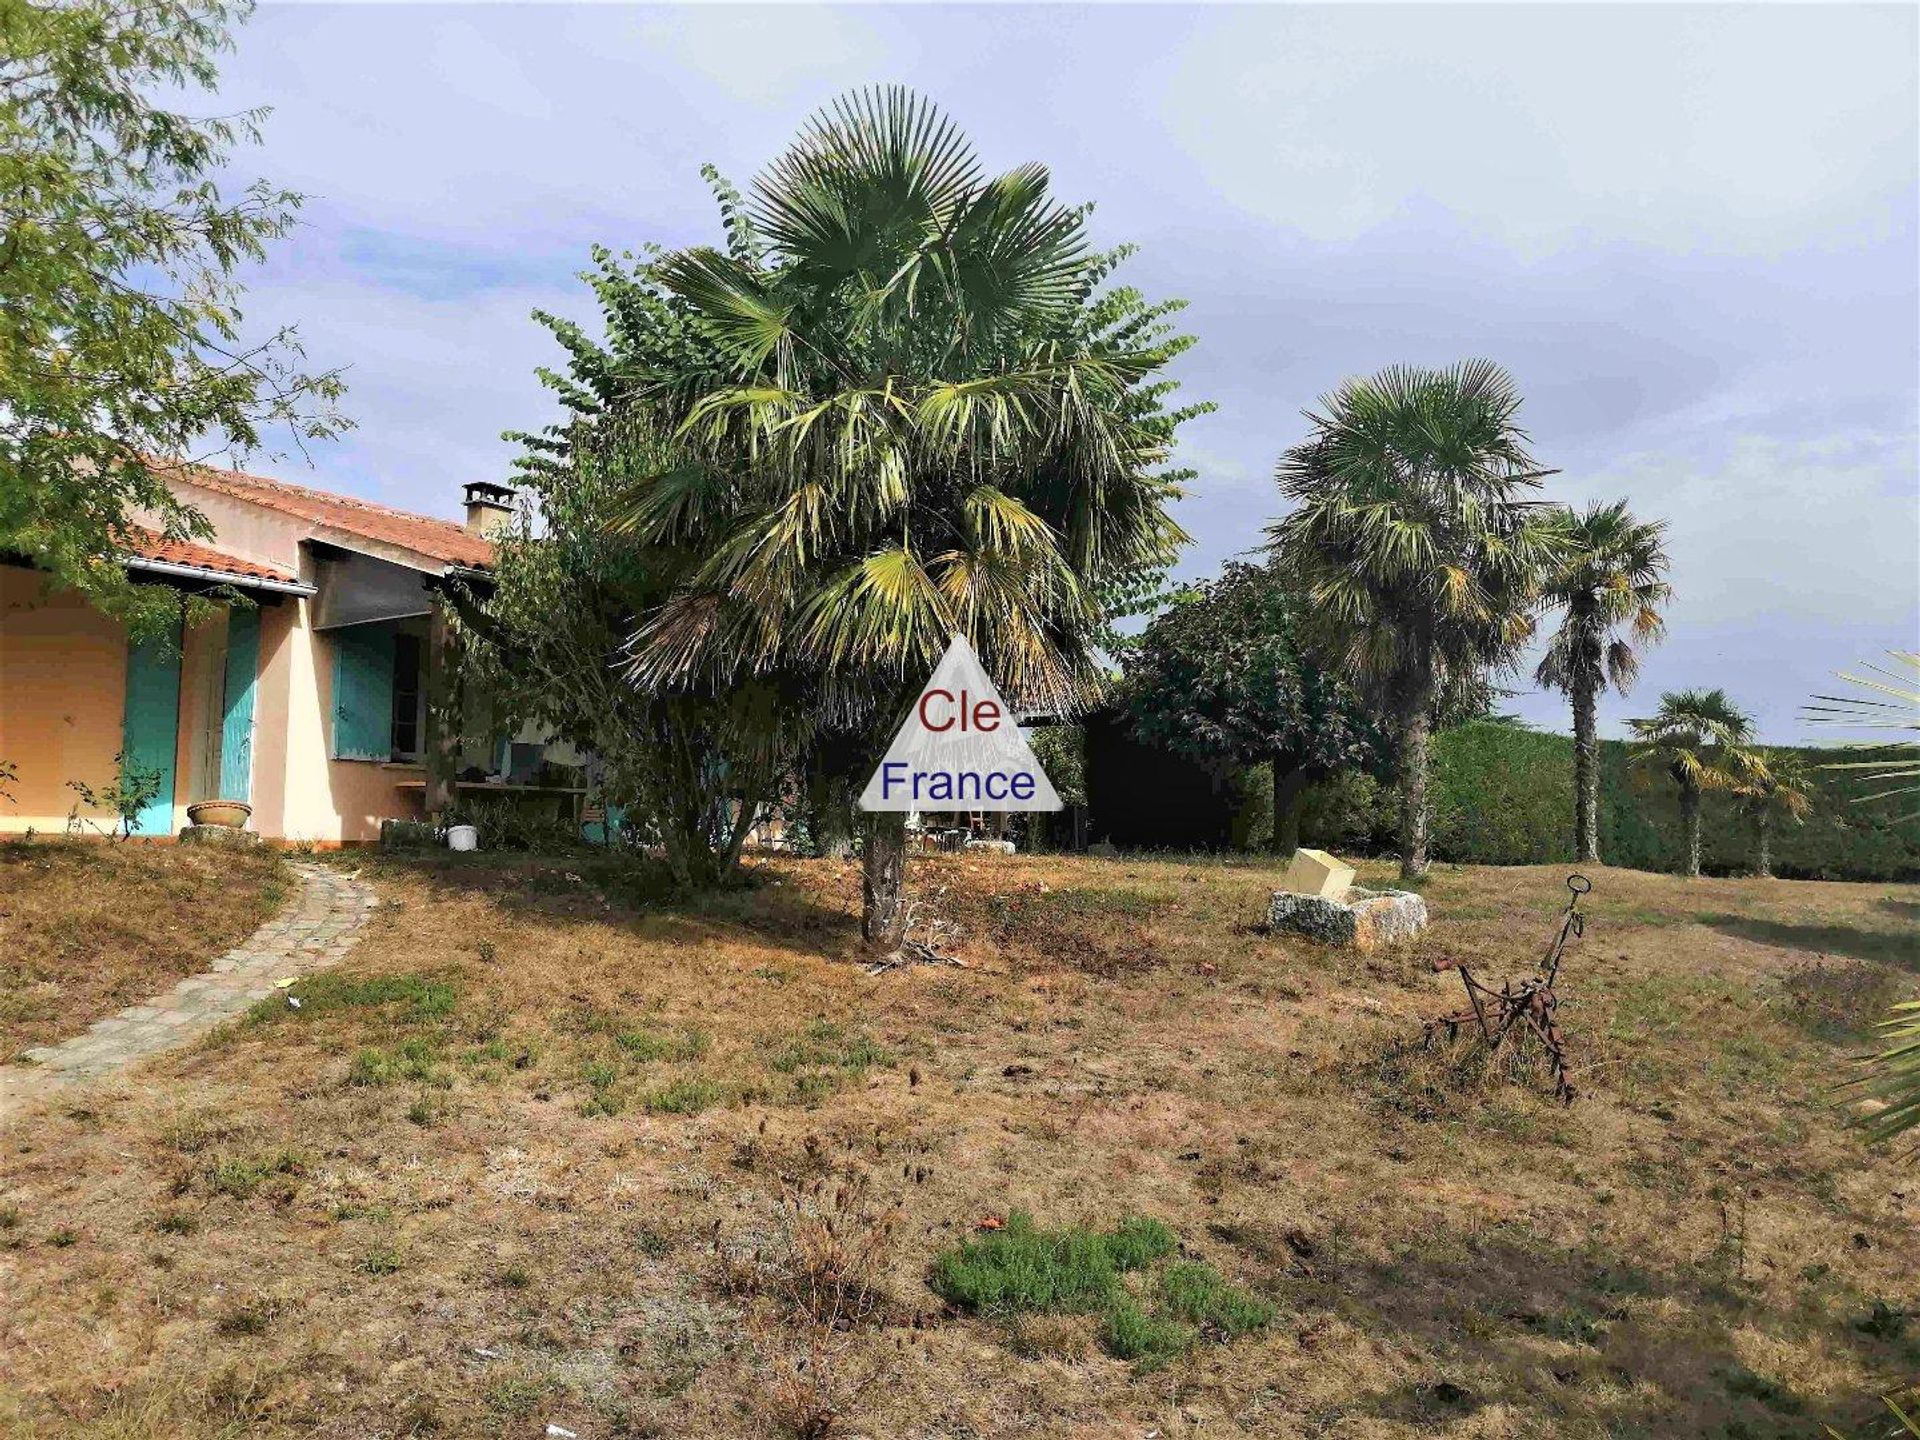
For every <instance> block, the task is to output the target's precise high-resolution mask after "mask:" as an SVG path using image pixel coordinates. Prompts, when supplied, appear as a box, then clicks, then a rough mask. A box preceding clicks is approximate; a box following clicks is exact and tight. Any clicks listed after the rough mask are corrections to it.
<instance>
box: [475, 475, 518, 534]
mask: <svg viewBox="0 0 1920 1440" xmlns="http://www.w3.org/2000/svg"><path fill="white" fill-rule="evenodd" d="M465 494H466V502H467V532H468V533H469V534H472V535H493V534H495V533H497V532H498V531H499V530H500V529H501V528H502V527H503V526H505V525H506V523H507V522H508V521H509V520H511V519H512V518H513V495H514V490H513V487H512V486H511V485H496V484H494V483H493V482H492V481H491V480H474V481H472V482H470V483H469V484H468V485H467V487H466V492H465Z"/></svg>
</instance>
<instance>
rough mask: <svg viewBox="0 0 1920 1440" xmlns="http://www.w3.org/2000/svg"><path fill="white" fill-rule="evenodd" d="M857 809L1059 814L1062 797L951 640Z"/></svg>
mask: <svg viewBox="0 0 1920 1440" xmlns="http://www.w3.org/2000/svg"><path fill="white" fill-rule="evenodd" d="M860 808H861V809H862V810H905V811H914V810H1058V809H1059V808H1060V797H1059V795H1058V794H1056V793H1055V791H1054V788H1053V783H1052V782H1051V781H1050V780H1048V779H1047V772H1046V771H1044V770H1042V769H1041V768H1040V761H1039V760H1038V759H1037V758H1036V757H1035V756H1034V753H1033V747H1032V746H1031V745H1029V744H1027V737H1026V736H1024V735H1022V734H1021V733H1020V726H1019V725H1018V724H1017V723H1016V722H1015V720H1014V717H1013V712H1012V711H1011V710H1009V709H1008V708H1007V702H1006V701H1004V700H1002V699H1001V698H1000V692H999V691H998V690H996V689H995V688H994V685H993V681H991V680H989V679H988V678H987V672H986V671H985V670H984V669H982V668H981V665H980V657H979V656H978V655H976V654H974V653H973V646H971V645H969V644H968V643H967V638H966V636H964V635H955V636H954V637H953V643H952V644H951V645H949V646H948V647H947V653H946V654H945V655H942V656H941V657H940V663H939V664H938V665H936V666H934V668H933V678H932V679H931V680H929V681H927V688H926V689H924V690H922V691H921V692H920V698H919V699H918V700H916V701H914V704H913V709H912V710H911V711H910V712H909V713H908V715H907V721H906V723H905V724H904V725H902V726H901V727H900V733H899V734H897V735H895V736H894V737H893V745H892V746H891V747H890V748H889V749H888V751H887V757H886V759H884V760H882V761H881V762H880V768H879V769H878V770H876V771H874V772H873V778H872V779H871V780H869V781H868V782H867V788H866V789H865V790H863V791H862V792H861V793H860Z"/></svg>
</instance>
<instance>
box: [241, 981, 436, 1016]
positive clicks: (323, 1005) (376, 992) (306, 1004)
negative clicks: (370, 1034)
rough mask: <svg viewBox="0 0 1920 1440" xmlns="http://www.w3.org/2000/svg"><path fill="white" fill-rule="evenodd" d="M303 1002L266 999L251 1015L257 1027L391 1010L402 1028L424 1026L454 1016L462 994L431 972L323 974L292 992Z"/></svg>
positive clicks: (299, 985)
mask: <svg viewBox="0 0 1920 1440" xmlns="http://www.w3.org/2000/svg"><path fill="white" fill-rule="evenodd" d="M291 993H292V994H293V995H295V996H297V997H298V998H299V1000H300V1007H299V1008H298V1009H294V1008H293V1007H291V1006H289V1005H288V1004H287V1003H286V1000H285V998H284V997H282V996H278V995H276V996H273V997H271V998H270V999H266V1000H262V1001H261V1002H260V1003H259V1004H257V1005H255V1006H254V1007H253V1009H252V1010H251V1011H250V1012H249V1013H248V1017H247V1018H248V1019H249V1020H250V1021H252V1022H253V1023H255V1024H263V1023H269V1022H272V1021H278V1020H296V1019H297V1020H312V1019H317V1018H318V1017H319V1016H321V1015H325V1014H328V1013H329V1012H332V1011H339V1010H369V1009H380V1010H386V1009H387V1007H390V1006H391V1007H394V1008H393V1009H392V1010H391V1011H389V1013H388V1018H389V1019H391V1020H393V1021H395V1022H397V1023H400V1024H419V1023H422V1022H425V1021H429V1020H440V1019H444V1018H446V1017H447V1016H449V1015H451V1014H452V1013H453V1011H454V1007H455V1005H456V1004H457V1003H458V1001H459V997H460V992H459V989H458V987H457V986H456V985H455V984H454V983H453V982H452V981H451V980H441V979H436V978H435V977H433V976H432V975H430V974H422V973H402V974H398V975H365V976H361V975H348V974H342V973H341V972H339V971H337V970H320V971H316V972H315V973H313V974H311V975H307V976H303V977H302V978H301V980H300V983H299V984H298V986H297V987H295V988H294V989H293V990H292V992H291Z"/></svg>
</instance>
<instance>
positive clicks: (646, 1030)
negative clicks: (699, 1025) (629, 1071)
mask: <svg viewBox="0 0 1920 1440" xmlns="http://www.w3.org/2000/svg"><path fill="white" fill-rule="evenodd" d="M613 1043H614V1044H615V1045H618V1046H619V1047H620V1051H621V1053H622V1054H624V1055H626V1056H627V1057H628V1058H629V1059H631V1060H633V1061H635V1062H637V1063H639V1064H647V1063H649V1062H651V1061H654V1060H670V1061H673V1062H674V1063H675V1064H683V1063H685V1062H686V1061H688V1060H698V1059H699V1058H700V1057H701V1056H702V1055H704V1054H706V1053H707V1049H708V1047H709V1046H710V1045H711V1044H712V1043H713V1042H712V1040H711V1038H710V1037H709V1036H708V1034H707V1032H706V1031H704V1030H699V1029H695V1028H693V1027H691V1026H689V1027H688V1028H687V1029H685V1030H681V1031H679V1032H677V1033H676V1032H672V1031H666V1030H662V1029H660V1028H659V1027H657V1026H652V1025H642V1026H638V1027H635V1028H633V1029H628V1030H621V1031H618V1032H617V1033H615V1035H614V1037H613Z"/></svg>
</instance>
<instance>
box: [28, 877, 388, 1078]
mask: <svg viewBox="0 0 1920 1440" xmlns="http://www.w3.org/2000/svg"><path fill="white" fill-rule="evenodd" d="M290 868H291V869H292V870H293V873H294V874H296V875H297V876H299V877H300V880H301V884H302V889H301V892H300V895H299V898H298V899H296V900H294V901H293V902H292V903H291V904H290V905H288V906H287V908H286V909H284V910H282V911H281V912H280V914H279V915H277V916H275V917H274V918H273V919H272V920H269V921H268V922H267V923H266V924H264V925H262V926H261V927H260V928H259V929H258V930H256V931H254V932H253V934H252V935H250V936H249V937H247V940H246V942H245V943H244V944H242V945H240V946H238V947H237V948H235V949H232V950H229V951H228V952H227V953H226V954H224V955H222V956H221V957H220V958H219V959H218V960H216V961H214V962H213V968H212V969H211V970H209V971H207V972H206V973H204V974H201V975H190V976H188V977H187V978H186V979H185V980H182V981H181V982H180V983H179V984H178V985H175V986H174V987H173V988H172V989H171V990H169V991H167V992H166V993H165V994H164V995H156V996H154V997H153V998H152V999H150V1000H148V1001H146V1002H144V1003H143V1004H139V1005H129V1006H128V1007H127V1008H126V1009H124V1010H122V1011H120V1012H119V1013H118V1014H114V1015H109V1016H108V1017H107V1018H106V1019H104V1020H96V1021H94V1022H93V1024H92V1025H90V1026H88V1027H87V1031H86V1033H85V1034H84V1035H76V1036H74V1037H73V1038H72V1039H71V1040H62V1041H61V1042H60V1043H59V1044H57V1045H44V1046H41V1047H40V1048H39V1049H36V1050H29V1051H27V1052H26V1056H25V1058H26V1059H27V1060H29V1061H31V1062H32V1063H31V1064H29V1065H10V1066H5V1067H0V1112H3V1111H4V1110H5V1109H6V1108H7V1106H8V1104H9V1102H11V1101H16V1100H19V1099H22V1098H24V1097H25V1096H27V1095H29V1094H32V1093H34V1092H35V1091H39V1090H44V1089H49V1088H51V1087H54V1086H58V1085H69V1084H75V1083H78V1082H81V1081H86V1080H97V1079H100V1078H101V1077H103V1076H106V1075H111V1074H113V1073H114V1072H116V1071H118V1070H121V1069H124V1068H125V1067H126V1066H128V1065H131V1064H133V1063H134V1062H135V1061H138V1060H143V1059H145V1058H146V1057H147V1056H149V1055H157V1054H159V1053H160V1052H161V1051H163V1050H171V1049H174V1048H175V1047H176V1046H180V1045H184V1044H186V1043H187V1042H188V1041H189V1040H192V1039H193V1038H194V1037H196V1036H198V1035H200V1034H202V1033H204V1032H205V1031H208V1030H211V1029H212V1028H213V1027H214V1026H215V1025H217V1024H219V1023H220V1022H221V1021H222V1020H226V1019H230V1018H231V1017H232V1016H234V1015H237V1014H239V1013H240V1012H241V1011H243V1010H245V1009H246V1008H247V1007H248V1006H249V1005H251V1004H253V1003H254V1001H256V1000H260V999H263V998H264V997H266V996H268V995H271V994H273V993H274V989H275V987H274V983H273V982H274V981H276V980H280V979H284V978H285V977H286V976H289V975H303V974H305V973H307V972H308V971H310V970H320V969H324V968H325V967H326V966H329V965H332V964H334V963H335V962H337V961H338V960H339V959H340V958H341V957H342V956H344V955H345V954H346V953H347V952H348V951H349V950H351V949H352V948H353V945H354V942H355V941H356V940H358V939H359V935H360V927H361V926H362V925H363V924H364V923H365V921H366V918H367V914H368V912H369V911H371V910H372V909H373V907H374V905H375V904H376V903H378V902H377V901H376V900H375V899H374V894H373V891H371V890H370V889H368V888H367V887H366V886H365V885H362V884H361V883H360V882H359V881H357V880H353V879H350V878H348V877H347V876H345V875H343V874H341V873H339V872H338V871H336V870H332V869H329V868H327V867H326V866H323V865H297V864H296V865H293V866H291V867H290Z"/></svg>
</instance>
